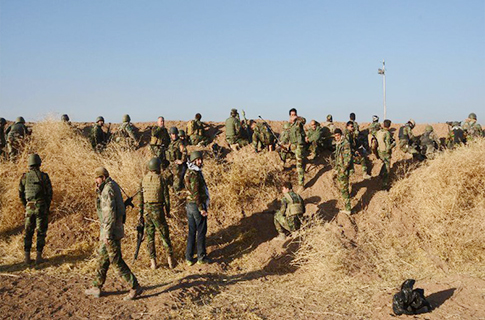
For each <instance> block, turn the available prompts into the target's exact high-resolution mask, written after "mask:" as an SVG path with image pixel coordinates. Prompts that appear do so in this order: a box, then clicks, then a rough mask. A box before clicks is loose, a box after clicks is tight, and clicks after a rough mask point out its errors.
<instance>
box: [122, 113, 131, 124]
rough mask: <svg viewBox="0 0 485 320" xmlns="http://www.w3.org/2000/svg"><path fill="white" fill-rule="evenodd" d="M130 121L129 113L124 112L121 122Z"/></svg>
mask: <svg viewBox="0 0 485 320" xmlns="http://www.w3.org/2000/svg"><path fill="white" fill-rule="evenodd" d="M130 121H131V118H130V115H129V114H124V115H123V122H130Z"/></svg>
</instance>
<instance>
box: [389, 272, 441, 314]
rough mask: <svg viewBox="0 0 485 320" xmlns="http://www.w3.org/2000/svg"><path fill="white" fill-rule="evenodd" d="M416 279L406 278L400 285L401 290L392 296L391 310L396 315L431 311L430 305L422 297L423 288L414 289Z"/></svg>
mask: <svg viewBox="0 0 485 320" xmlns="http://www.w3.org/2000/svg"><path fill="white" fill-rule="evenodd" d="M415 282H416V281H415V280H414V279H408V280H406V281H404V282H403V284H402V285H401V291H399V292H398V293H396V294H395V295H394V297H393V298H392V311H394V313H395V314H396V315H401V314H420V313H425V312H429V311H431V309H432V308H431V305H430V304H429V302H428V301H427V300H426V298H425V297H424V290H423V289H414V290H413V286H414V283H415Z"/></svg>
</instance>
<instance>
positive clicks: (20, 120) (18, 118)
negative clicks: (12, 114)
mask: <svg viewBox="0 0 485 320" xmlns="http://www.w3.org/2000/svg"><path fill="white" fill-rule="evenodd" d="M15 122H16V123H25V119H24V117H17V119H15Z"/></svg>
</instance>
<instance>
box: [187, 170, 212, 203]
mask: <svg viewBox="0 0 485 320" xmlns="http://www.w3.org/2000/svg"><path fill="white" fill-rule="evenodd" d="M185 188H186V189H187V191H188V195H187V203H195V204H196V205H197V207H198V208H199V210H207V209H208V208H207V204H208V201H209V191H208V189H207V185H206V183H205V180H204V176H203V175H202V171H200V168H198V167H197V166H195V165H194V164H191V165H189V168H188V170H187V173H186V174H185Z"/></svg>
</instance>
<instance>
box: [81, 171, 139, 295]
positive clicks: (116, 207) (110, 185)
mask: <svg viewBox="0 0 485 320" xmlns="http://www.w3.org/2000/svg"><path fill="white" fill-rule="evenodd" d="M95 177H96V195H97V197H96V209H97V211H98V217H99V222H100V234H99V249H98V257H97V266H96V276H95V279H94V281H93V287H92V288H90V289H87V290H86V291H85V294H86V295H92V296H94V297H96V298H99V297H100V296H101V288H102V287H103V285H104V283H105V281H106V274H107V272H108V268H109V266H110V265H113V266H114V268H115V270H116V271H117V274H118V275H119V276H121V277H122V278H123V279H124V280H125V281H126V282H127V283H128V284H129V285H130V286H131V290H130V292H129V293H128V295H127V296H126V297H125V298H124V300H133V299H135V298H136V297H137V296H139V295H140V294H141V293H142V291H143V289H142V287H141V286H140V285H139V284H138V281H137V279H136V277H135V275H134V274H133V273H132V272H131V270H130V268H129V267H128V266H127V265H126V263H125V261H124V260H123V257H122V255H121V239H122V238H123V237H124V226H123V224H124V222H125V219H126V212H125V205H124V204H123V196H122V195H121V191H120V187H119V186H118V184H117V183H116V182H115V181H114V180H113V179H111V178H110V176H109V173H108V170H106V168H104V167H99V168H97V169H96V171H95Z"/></svg>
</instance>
